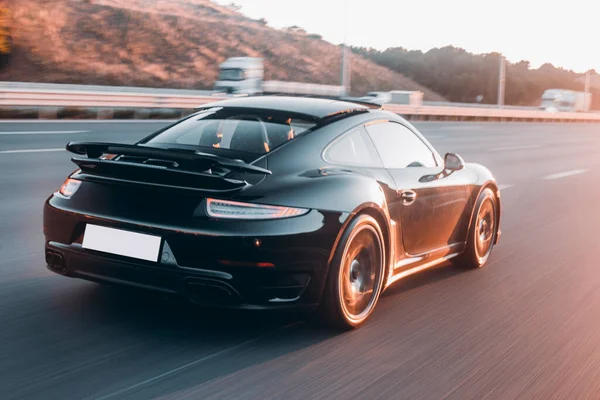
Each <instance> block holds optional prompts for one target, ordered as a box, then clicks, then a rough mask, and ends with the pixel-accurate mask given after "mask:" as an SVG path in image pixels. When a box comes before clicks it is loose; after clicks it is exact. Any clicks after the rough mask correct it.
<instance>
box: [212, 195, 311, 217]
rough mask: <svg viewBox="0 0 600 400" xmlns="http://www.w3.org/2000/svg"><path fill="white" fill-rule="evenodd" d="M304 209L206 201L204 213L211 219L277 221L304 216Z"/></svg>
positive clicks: (215, 200) (213, 200) (305, 211)
mask: <svg viewBox="0 0 600 400" xmlns="http://www.w3.org/2000/svg"><path fill="white" fill-rule="evenodd" d="M308 211H309V210H307V209H305V208H293V207H280V206H267V205H262V204H252V203H241V202H238V201H228V200H217V199H206V212H207V214H208V215H209V216H211V217H213V218H228V219H278V218H289V217H296V216H299V215H304V214H306V213H307V212H308Z"/></svg>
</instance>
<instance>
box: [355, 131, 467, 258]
mask: <svg viewBox="0 0 600 400" xmlns="http://www.w3.org/2000/svg"><path fill="white" fill-rule="evenodd" d="M366 129H367V131H368V133H369V135H370V137H371V139H372V140H373V143H374V144H375V147H376V149H377V151H378V152H379V155H380V157H381V159H382V161H383V164H384V167H385V168H386V169H387V170H388V171H389V173H390V175H391V176H392V178H393V179H394V183H395V189H396V193H397V197H396V199H395V201H394V202H393V204H390V214H392V217H393V218H395V219H396V220H399V221H401V231H402V240H403V244H404V249H405V251H406V252H407V253H408V254H409V255H420V254H424V253H428V252H431V251H433V250H439V249H443V248H445V247H448V246H449V245H451V244H453V243H455V242H460V241H461V240H464V238H463V239H461V237H460V236H461V234H462V233H461V229H462V228H461V224H462V216H463V214H464V211H465V207H466V205H467V201H468V188H467V185H466V182H467V180H468V179H467V175H468V172H463V173H462V174H461V171H457V172H456V173H453V175H454V174H456V175H454V176H442V175H440V172H441V171H442V170H443V166H442V165H441V164H442V161H441V158H440V157H439V155H438V154H437V153H436V152H435V151H434V150H433V149H432V148H430V146H428V145H427V144H426V143H425V142H424V141H423V140H422V139H421V138H420V137H419V135H417V134H416V133H415V132H413V131H412V130H411V129H410V128H409V127H408V126H405V125H403V124H401V123H399V122H394V121H377V122H374V123H370V124H368V125H367V126H366ZM457 175H462V178H461V176H457Z"/></svg>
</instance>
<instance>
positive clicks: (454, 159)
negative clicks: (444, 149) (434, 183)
mask: <svg viewBox="0 0 600 400" xmlns="http://www.w3.org/2000/svg"><path fill="white" fill-rule="evenodd" d="M464 167H465V160H463V159H462V157H461V156H459V155H458V154H454V153H446V155H445V156H444V169H445V170H446V171H459V170H461V169H463V168H464Z"/></svg>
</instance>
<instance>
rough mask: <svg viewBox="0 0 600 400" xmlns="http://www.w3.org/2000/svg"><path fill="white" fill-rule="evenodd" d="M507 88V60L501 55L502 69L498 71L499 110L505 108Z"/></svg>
mask: <svg viewBox="0 0 600 400" xmlns="http://www.w3.org/2000/svg"><path fill="white" fill-rule="evenodd" d="M505 86H506V60H505V59H504V56H503V55H502V54H500V67H499V71H498V108H502V107H504V89H505Z"/></svg>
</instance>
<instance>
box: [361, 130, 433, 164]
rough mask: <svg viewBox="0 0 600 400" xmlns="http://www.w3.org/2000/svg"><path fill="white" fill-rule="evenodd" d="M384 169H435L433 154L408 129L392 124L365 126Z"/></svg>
mask: <svg viewBox="0 0 600 400" xmlns="http://www.w3.org/2000/svg"><path fill="white" fill-rule="evenodd" d="M367 131H368V132H369V135H370V136H371V139H373V142H374V143H375V147H376V148H377V151H378V152H379V155H380V156H381V159H382V160H383V165H384V166H385V167H386V168H406V167H435V166H436V161H435V158H434V155H433V153H432V152H431V151H430V150H429V148H428V147H427V146H426V145H425V143H423V141H422V140H421V139H419V137H418V136H416V135H415V134H414V133H413V132H412V131H411V130H410V129H408V128H407V127H405V126H404V125H400V124H397V123H393V122H383V123H379V124H374V125H369V126H367Z"/></svg>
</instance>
